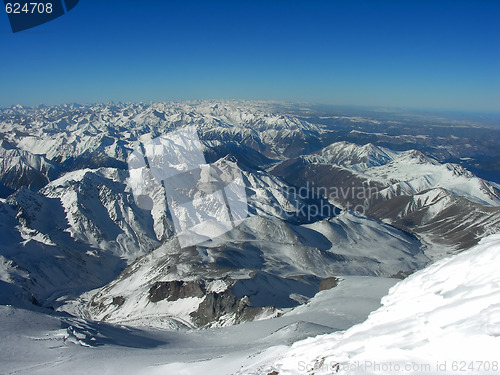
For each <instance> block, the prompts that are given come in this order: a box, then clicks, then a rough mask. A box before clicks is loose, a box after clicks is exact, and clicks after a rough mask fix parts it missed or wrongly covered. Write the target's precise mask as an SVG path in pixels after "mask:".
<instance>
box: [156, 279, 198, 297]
mask: <svg viewBox="0 0 500 375" xmlns="http://www.w3.org/2000/svg"><path fill="white" fill-rule="evenodd" d="M204 295H205V286H204V283H203V282H202V281H198V280H196V281H182V280H175V281H157V282H156V283H154V284H153V285H152V286H151V288H150V289H149V300H150V301H151V302H159V301H162V300H164V299H166V300H167V301H177V300H178V299H180V298H187V297H203V296H204Z"/></svg>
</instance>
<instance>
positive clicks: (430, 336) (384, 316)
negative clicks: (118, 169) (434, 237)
mask: <svg viewBox="0 0 500 375" xmlns="http://www.w3.org/2000/svg"><path fill="white" fill-rule="evenodd" d="M499 255H500V235H499V234H496V235H492V236H490V237H487V238H485V239H483V240H482V241H481V242H480V243H479V245H477V246H475V247H474V248H472V249H470V250H468V251H465V252H463V253H461V254H459V255H456V256H453V257H451V258H447V259H443V260H441V261H439V262H436V263H434V264H432V265H431V266H429V267H427V268H425V269H423V270H421V271H419V272H417V273H415V274H413V275H412V276H410V277H408V278H407V279H405V280H403V281H401V282H400V283H399V284H397V285H396V286H395V287H393V288H392V289H391V290H390V292H389V294H388V295H387V296H386V297H384V298H383V299H382V307H380V308H379V309H378V310H376V311H375V312H373V313H371V314H370V316H369V317H368V319H367V320H366V321H365V322H363V323H361V324H358V325H356V326H353V327H352V328H350V329H348V330H347V331H345V332H338V333H333V334H329V335H324V336H318V337H315V338H310V339H306V340H304V341H300V342H297V343H295V344H294V345H293V346H292V347H291V349H290V350H289V351H287V352H286V353H285V354H284V355H282V356H281V358H280V359H279V360H277V361H276V363H275V365H274V369H275V370H276V371H278V372H279V373H280V374H313V373H314V374H322V373H325V374H330V373H339V374H358V373H364V374H376V373H385V374H388V373H401V372H405V373H423V372H428V373H469V374H472V373H474V374H476V373H484V374H487V373H498V370H499V368H498V366H499V365H500V363H499V358H498V348H500V328H499V327H500V274H499V273H498V269H497V268H498V267H497V263H498V262H497V261H498V256H499ZM267 367H268V365H264V364H262V368H267ZM262 368H261V370H262ZM261 370H256V369H255V368H254V369H253V370H251V369H250V368H247V369H246V370H243V371H241V373H242V374H257V373H263V372H262V371H261Z"/></svg>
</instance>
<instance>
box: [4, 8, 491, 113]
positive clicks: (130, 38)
mask: <svg viewBox="0 0 500 375" xmlns="http://www.w3.org/2000/svg"><path fill="white" fill-rule="evenodd" d="M0 47H1V51H2V53H1V57H0V67H1V69H0V106H3V107H5V106H10V105H13V104H23V105H38V104H41V103H44V104H59V103H68V102H81V103H89V102H103V101H110V100H114V101H151V100H153V101H169V100H183V99H222V98H238V99H265V100H280V101H305V102H313V103H324V104H339V105H344V104H352V105H375V106H395V107H410V108H443V109H463V110H489V111H491V110H500V1H495V0H490V1H481V0H475V1H472V0H471V1H459V0H453V1H439V0H435V1H430V0H429V1H426V0H420V1H397V0H393V1H377V0H371V1H356V0H346V1H315V0H309V1H293V0H289V1H284V0H283V1H277V0H267V1H260V0H253V1H244V0H231V1H210V0H204V1H189V0H179V1H168V0H157V1H151V0H137V1H131V0H115V1H111V0H80V2H79V4H78V5H77V6H76V7H75V8H74V9H73V10H71V11H70V12H68V13H67V14H66V15H64V16H62V17H60V18H58V19H56V20H54V21H51V22H49V23H46V24H44V25H41V26H38V27H36V28H33V29H30V30H26V31H22V32H19V33H16V34H13V33H12V31H11V29H10V26H9V24H8V18H7V15H6V13H5V12H4V11H3V12H2V14H0Z"/></svg>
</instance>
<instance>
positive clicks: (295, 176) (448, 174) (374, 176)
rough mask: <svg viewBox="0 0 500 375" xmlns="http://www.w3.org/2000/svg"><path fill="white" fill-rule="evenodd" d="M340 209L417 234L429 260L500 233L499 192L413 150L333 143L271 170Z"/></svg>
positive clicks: (449, 165) (454, 166)
mask: <svg viewBox="0 0 500 375" xmlns="http://www.w3.org/2000/svg"><path fill="white" fill-rule="evenodd" d="M271 173H273V174H275V175H277V176H281V177H282V178H284V179H285V180H286V181H287V182H288V183H290V184H293V185H298V186H304V183H305V182H306V187H307V188H308V189H310V190H311V191H312V192H314V191H317V194H320V195H322V196H324V197H325V198H327V199H329V201H330V202H332V203H334V204H336V205H339V206H341V207H347V208H350V209H354V210H357V211H358V212H359V211H361V212H362V213H364V214H366V215H368V216H370V217H374V218H377V219H379V220H382V221H384V222H387V223H391V224H393V225H396V226H398V227H400V228H403V229H405V230H410V231H412V232H414V233H418V234H419V236H420V237H421V238H422V239H423V240H424V241H425V242H426V243H427V244H434V250H429V252H428V255H429V256H431V257H441V256H443V255H445V254H446V253H448V252H450V251H454V250H457V249H465V248H468V247H470V246H472V245H474V244H475V243H477V241H478V240H479V239H480V238H482V237H483V236H485V235H488V234H491V233H495V232H496V231H498V230H500V191H499V190H498V188H497V186H496V184H494V183H490V182H489V181H486V180H483V179H481V178H478V177H476V176H475V175H473V174H472V173H471V172H469V171H468V170H466V169H465V168H463V167H462V166H460V165H458V164H452V163H447V164H441V163H439V162H437V161H436V160H435V159H432V158H430V157H428V156H426V155H425V154H423V153H422V152H420V151H418V150H409V151H392V150H389V149H386V148H383V147H379V146H374V145H370V144H367V145H364V146H359V145H355V144H349V143H346V142H337V143H334V144H332V145H329V146H327V147H325V148H323V149H321V150H319V151H317V152H315V153H312V154H309V155H304V156H300V157H298V158H291V159H288V160H286V161H283V162H280V163H278V164H276V165H274V166H273V167H272V168H271Z"/></svg>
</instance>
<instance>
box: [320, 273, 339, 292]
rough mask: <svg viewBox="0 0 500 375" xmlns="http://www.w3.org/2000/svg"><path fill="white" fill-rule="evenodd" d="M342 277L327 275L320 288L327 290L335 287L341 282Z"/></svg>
mask: <svg viewBox="0 0 500 375" xmlns="http://www.w3.org/2000/svg"><path fill="white" fill-rule="evenodd" d="M340 281H341V280H340V279H339V278H338V277H334V276H332V277H327V278H326V279H323V280H321V282H320V283H319V290H320V291H322V290H327V289H332V288H335V287H336V286H337V285H339V283H340Z"/></svg>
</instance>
